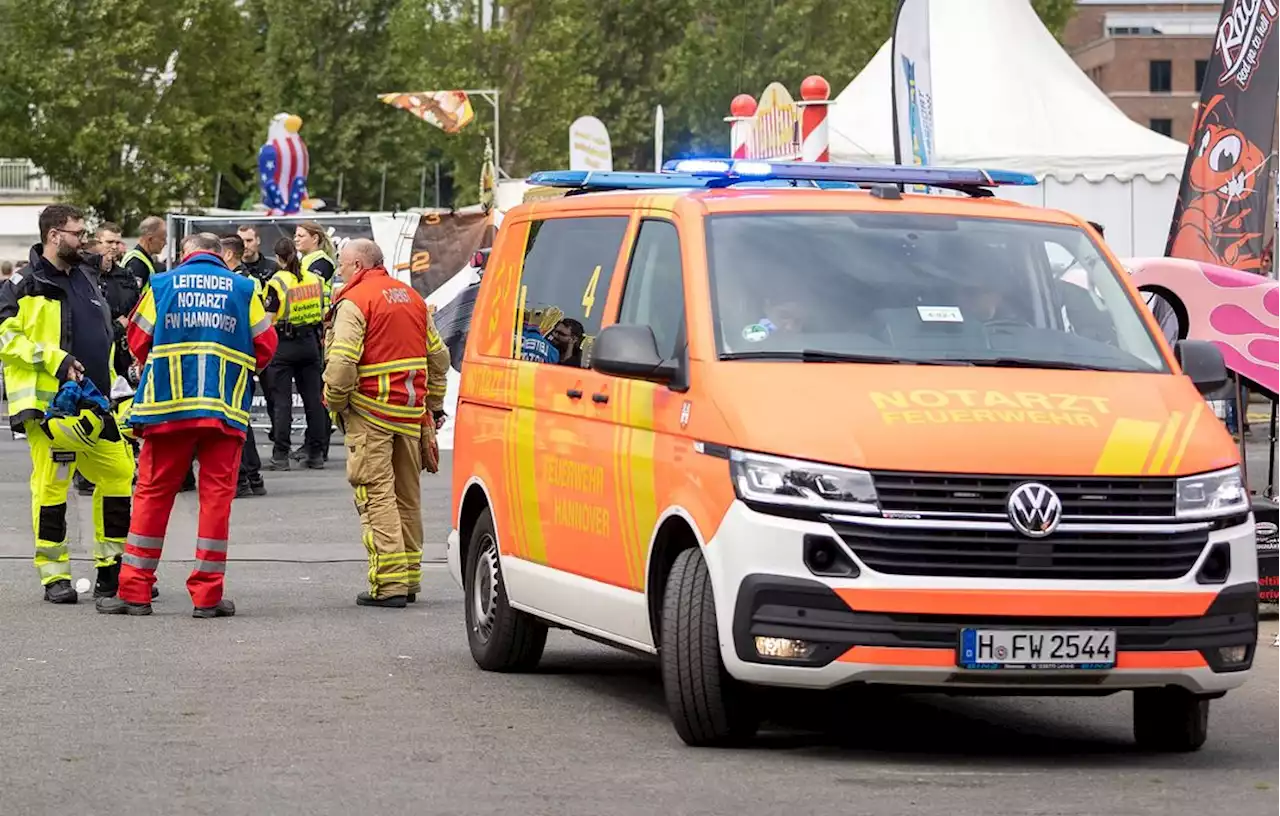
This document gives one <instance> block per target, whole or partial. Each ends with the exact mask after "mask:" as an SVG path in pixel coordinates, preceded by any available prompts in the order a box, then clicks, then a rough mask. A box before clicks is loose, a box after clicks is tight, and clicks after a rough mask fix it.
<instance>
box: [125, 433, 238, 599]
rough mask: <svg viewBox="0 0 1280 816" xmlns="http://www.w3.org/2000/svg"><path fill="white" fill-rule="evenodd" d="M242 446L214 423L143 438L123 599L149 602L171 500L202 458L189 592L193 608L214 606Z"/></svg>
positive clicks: (218, 595) (223, 566)
mask: <svg viewBox="0 0 1280 816" xmlns="http://www.w3.org/2000/svg"><path fill="white" fill-rule="evenodd" d="M243 449H244V439H243V438H242V437H240V436H235V435H232V434H230V433H227V432H225V431H223V430H221V429H218V428H185V429H183V430H181V431H172V432H168V433H166V432H163V431H159V432H153V433H149V434H147V435H146V436H144V437H143V439H142V450H141V452H140V453H139V455H138V484H137V486H136V487H135V488H134V490H133V520H132V522H131V523H130V525H129V539H128V543H127V544H125V548H124V559H123V566H121V568H120V591H119V597H120V599H121V600H123V601H129V602H130V603H151V587H152V585H153V584H155V582H156V567H157V566H159V565H160V552H161V550H162V549H163V547H164V536H165V531H166V530H167V529H168V527H169V514H170V513H171V512H173V500H174V498H175V497H177V495H178V492H179V491H180V490H181V489H182V480H183V479H184V478H185V477H186V475H187V470H188V468H190V467H191V460H192V458H193V457H194V458H195V460H196V461H197V462H199V463H200V477H199V479H198V490H199V495H200V523H199V530H198V532H197V533H196V536H197V539H196V565H195V568H194V569H193V570H192V571H191V577H189V578H188V579H187V591H188V592H190V593H191V600H192V601H193V602H194V603H195V605H196V606H197V607H202V608H203V607H211V606H217V605H218V601H220V600H222V579H223V577H224V575H225V574H226V569H227V531H228V528H229V527H230V526H231V502H232V500H233V499H235V497H236V479H237V478H238V477H239V471H240V453H241V451H242V450H243Z"/></svg>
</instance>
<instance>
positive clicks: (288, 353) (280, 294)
mask: <svg viewBox="0 0 1280 816" xmlns="http://www.w3.org/2000/svg"><path fill="white" fill-rule="evenodd" d="M275 250H276V257H277V258H278V259H279V260H280V261H282V262H283V264H284V266H283V267H282V268H281V269H280V271H279V272H277V273H276V274H275V275H274V276H273V277H272V278H271V280H270V281H269V282H268V283H267V287H266V295H265V298H264V299H265V302H266V310H267V313H268V314H270V315H271V316H272V320H273V321H274V323H275V327H276V332H277V334H278V335H279V336H280V345H279V348H278V349H277V351H276V355H275V358H274V359H272V361H271V364H270V365H269V366H268V367H267V380H268V381H269V382H270V384H271V386H270V387H271V389H272V391H273V392H274V393H273V395H272V403H273V404H272V409H273V412H272V416H271V443H272V453H271V463H270V464H268V465H267V466H266V469H267V470H288V469H289V446H290V441H291V440H290V433H291V426H292V424H293V398H292V394H291V393H290V390H291V386H292V385H293V383H294V382H295V381H296V382H297V385H298V394H299V395H300V396H301V397H302V407H303V412H304V414H305V416H306V421H307V429H306V433H305V435H304V437H303V439H304V442H303V448H304V450H305V451H306V466H307V467H309V468H313V469H316V470H318V469H321V468H323V467H324V449H325V443H326V438H325V432H326V429H327V423H328V418H327V416H326V415H325V409H324V403H323V394H322V391H323V388H324V383H323V380H322V379H321V375H322V371H323V368H322V359H321V346H322V345H323V342H324V338H323V336H322V333H321V325H322V321H323V319H324V313H325V311H326V309H327V307H328V300H327V298H326V297H325V289H324V281H323V279H322V278H320V276H319V275H317V274H316V273H314V272H309V271H307V270H305V269H303V268H302V267H301V265H300V264H299V261H298V255H297V252H296V251H295V250H294V247H293V242H292V241H290V240H289V239H287V238H282V239H280V241H279V242H277V244H276V247H275Z"/></svg>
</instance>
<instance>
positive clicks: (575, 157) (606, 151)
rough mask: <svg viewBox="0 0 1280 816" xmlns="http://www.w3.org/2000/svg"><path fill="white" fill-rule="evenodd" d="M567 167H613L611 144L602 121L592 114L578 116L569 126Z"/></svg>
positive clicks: (578, 168) (607, 131)
mask: <svg viewBox="0 0 1280 816" xmlns="http://www.w3.org/2000/svg"><path fill="white" fill-rule="evenodd" d="M569 169H570V170H612V169H613V146H612V145H611V144H610V143H609V130H608V128H606V127H605V126H604V122H601V121H600V120H599V119H597V118H595V117H594V116H580V117H578V118H577V119H575V120H574V122H573V124H572V125H570V126H569Z"/></svg>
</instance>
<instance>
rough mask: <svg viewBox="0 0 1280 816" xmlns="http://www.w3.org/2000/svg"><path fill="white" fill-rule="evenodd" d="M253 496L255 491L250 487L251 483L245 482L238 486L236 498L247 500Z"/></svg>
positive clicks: (239, 483)
mask: <svg viewBox="0 0 1280 816" xmlns="http://www.w3.org/2000/svg"><path fill="white" fill-rule="evenodd" d="M252 495H253V490H252V489H251V488H250V487H249V482H248V481H247V480H246V481H243V482H238V483H237V484H236V498H237V499H247V498H249V497H250V496H252Z"/></svg>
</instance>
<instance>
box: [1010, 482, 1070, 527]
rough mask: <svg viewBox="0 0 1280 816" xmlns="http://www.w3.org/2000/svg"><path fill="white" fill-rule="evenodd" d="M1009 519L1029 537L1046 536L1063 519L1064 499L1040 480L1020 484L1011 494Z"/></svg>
mask: <svg viewBox="0 0 1280 816" xmlns="http://www.w3.org/2000/svg"><path fill="white" fill-rule="evenodd" d="M1009 521H1010V523H1012V524H1013V527H1014V529H1015V530H1017V531H1018V532H1020V533H1022V534H1023V535H1024V536H1027V537H1028V538H1044V537H1045V536H1047V535H1049V534H1050V533H1052V532H1053V531H1054V530H1056V529H1057V528H1058V522H1060V521H1062V500H1061V499H1059V498H1058V494H1057V493H1054V492H1053V491H1052V490H1050V489H1049V488H1048V487H1047V486H1045V485H1042V484H1040V483H1039V482H1027V483H1026V484H1020V485H1018V486H1017V487H1015V488H1014V489H1013V492H1012V493H1010V494H1009Z"/></svg>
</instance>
